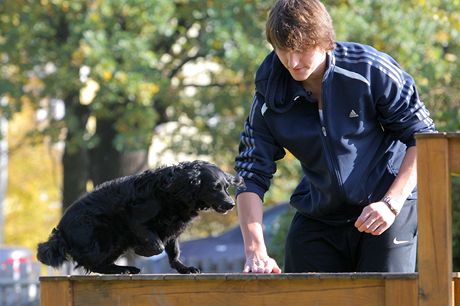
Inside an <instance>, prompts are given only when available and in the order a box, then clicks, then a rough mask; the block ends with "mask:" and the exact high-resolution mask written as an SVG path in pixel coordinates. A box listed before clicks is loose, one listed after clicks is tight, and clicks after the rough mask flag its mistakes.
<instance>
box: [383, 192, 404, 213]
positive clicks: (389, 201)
mask: <svg viewBox="0 0 460 306" xmlns="http://www.w3.org/2000/svg"><path fill="white" fill-rule="evenodd" d="M380 201H381V202H383V203H385V204H386V205H387V206H388V208H389V209H390V210H391V212H392V213H393V214H394V215H395V216H397V215H399V213H400V212H401V206H400V205H399V204H398V202H397V201H396V200H395V199H394V198H392V197H390V196H384V197H383V198H382V199H381V200H380Z"/></svg>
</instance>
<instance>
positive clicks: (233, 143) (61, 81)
mask: <svg viewBox="0 0 460 306" xmlns="http://www.w3.org/2000/svg"><path fill="white" fill-rule="evenodd" d="M272 2H273V1H272V0H251V1H248V0H231V1H225V2H224V1H212V0H150V1H145V0H104V1H101V0H72V1H69V0H40V1H38V0H11V1H3V2H1V3H0V61H1V65H0V96H1V97H3V98H5V99H7V101H8V104H7V105H5V106H3V107H2V109H1V111H2V114H3V115H4V116H6V117H7V118H9V119H10V120H19V119H18V118H19V116H25V115H24V114H26V113H27V114H29V115H28V117H27V118H29V119H27V120H29V123H30V125H26V126H27V127H26V128H25V130H22V129H21V131H22V134H21V135H25V136H24V137H22V136H10V139H13V138H16V137H19V138H18V139H20V140H21V141H19V142H17V143H15V144H14V146H13V147H14V148H15V149H14V150H12V151H11V152H10V181H9V187H8V199H9V201H10V202H8V203H14V205H11V206H10V205H9V204H8V209H7V213H8V214H7V216H6V218H7V221H6V222H7V230H6V233H7V235H6V241H7V242H17V243H24V244H26V245H28V246H30V247H32V248H34V247H35V244H36V242H38V241H39V240H43V239H44V238H46V235H45V236H43V234H42V232H38V231H34V233H36V235H33V236H30V237H31V238H28V239H20V238H14V239H13V238H12V237H13V236H14V237H16V236H17V235H19V236H21V235H23V234H22V233H26V232H29V231H30V229H29V228H27V226H26V225H25V223H23V222H19V221H17V219H15V218H13V216H19V215H21V213H22V214H30V209H31V207H32V210H35V211H34V214H35V213H37V215H42V214H43V215H47V216H49V218H48V219H46V220H48V221H47V222H44V224H40V225H39V226H40V227H41V226H43V227H47V228H46V229H44V230H43V232H49V230H50V229H51V227H52V226H54V225H55V223H56V222H57V218H58V215H59V214H58V213H55V212H54V211H55V209H56V208H55V204H54V203H56V201H60V202H61V203H62V207H63V208H66V207H67V206H68V205H69V204H70V203H72V202H73V201H74V200H75V199H76V198H78V197H79V196H80V195H81V194H83V193H84V192H86V191H88V190H91V188H92V186H94V185H95V184H98V183H100V182H102V181H105V180H108V179H112V178H114V177H118V176H122V175H127V174H132V173H135V172H138V171H140V170H142V169H144V168H146V167H148V166H157V165H159V164H161V163H163V162H164V160H165V159H164V158H163V157H164V156H165V155H166V154H167V153H172V154H173V155H172V156H173V157H172V159H173V160H176V161H178V160H182V159H191V158H194V157H195V156H198V157H201V158H204V159H208V160H210V161H213V162H216V163H217V164H219V165H220V166H222V167H223V168H224V169H226V170H227V171H230V172H232V168H233V159H234V156H235V154H236V152H237V149H238V140H239V133H240V130H241V127H242V123H243V120H244V118H245V116H246V115H247V113H248V110H249V107H250V102H251V100H252V99H251V97H252V94H253V88H254V85H253V77H254V73H255V70H256V69H257V67H258V65H259V64H260V62H261V61H262V60H263V58H264V56H265V55H266V54H267V52H268V51H269V50H270V48H269V46H268V45H267V43H266V42H265V35H264V25H265V19H266V15H267V12H268V9H269V7H270V6H271V4H272ZM324 3H325V4H326V6H327V7H328V9H329V11H330V13H331V15H332V17H333V20H334V24H335V27H336V32H337V39H338V40H352V41H358V42H362V43H367V44H370V45H373V46H375V47H376V48H378V49H380V50H382V51H385V52H387V53H389V54H391V55H392V56H393V57H394V58H395V59H396V60H397V61H398V62H399V63H400V64H401V65H402V66H403V67H404V69H406V70H407V71H408V72H409V73H410V74H411V75H413V76H414V78H415V79H416V81H417V84H418V88H419V92H420V95H421V97H422V99H423V100H424V102H425V103H426V104H427V106H428V108H429V109H430V111H431V113H432V115H433V117H434V119H435V121H436V124H437V127H438V128H439V129H440V130H449V131H455V130H460V126H459V125H460V113H459V105H460V98H459V97H460V95H459V91H460V84H459V82H460V68H459V63H458V54H460V52H459V51H460V50H459V49H460V38H459V35H460V34H459V32H460V2H459V1H457V0H456V1H451V0H430V1H424V0H408V1H396V0H385V1H383V0H373V1H370V0H325V1H324ZM35 112H40V113H41V114H45V115H44V116H42V118H41V119H40V120H38V119H36V117H34V116H31V115H30V114H31V113H35ZM21 118H23V117H21ZM10 122H11V123H12V124H13V123H14V124H15V126H16V124H19V123H15V121H10ZM10 128H11V124H10ZM11 137H13V138H11ZM10 142H11V141H10ZM43 143H46V144H47V145H46V146H45V147H43V148H40V146H43ZM152 143H153V146H152ZM56 145H58V148H59V147H62V148H64V149H63V150H62V151H63V152H62V157H61V160H59V161H58V162H57V164H58V166H57V165H54V166H52V164H49V163H48V162H47V161H46V162H45V159H43V160H40V159H35V158H29V157H28V156H29V155H27V154H31V153H30V152H36V153H35V154H36V155H38V156H46V155H44V153H40V154H38V152H46V150H48V149H45V148H55V147H56ZM10 146H11V145H10ZM31 150H33V151H31ZM40 150H45V151H40ZM53 152H55V151H53ZM149 152H150V155H149ZM32 155H33V154H32ZM49 158H51V157H49ZM53 158H54V157H53ZM26 160H27V162H30V165H28V166H27V168H26V169H27V170H24V168H25V163H24V161H26ZM50 160H51V159H50ZM21 164H22V165H21ZM53 167H54V168H53ZM278 168H279V171H278V172H277V174H276V175H275V177H274V182H273V186H272V188H271V190H270V192H269V193H268V194H267V197H266V202H267V204H268V205H270V204H273V203H278V202H281V201H286V200H288V199H289V194H290V192H291V191H292V190H293V189H294V187H295V186H296V184H297V181H298V179H299V176H300V172H299V167H298V163H297V162H296V161H295V159H294V158H293V157H292V155H290V154H289V153H288V154H287V157H286V158H285V159H284V160H283V161H281V162H279V167H278ZM56 169H57V170H56ZM24 171H25V172H26V174H27V178H25V177H24V178H23V179H19V178H20V177H22V175H23V174H21V173H22V172H24ZM56 172H58V174H57V175H56ZM12 177H17V178H18V180H15V179H12ZM52 177H54V180H55V181H56V180H57V181H58V183H55V186H54V188H55V189H54V190H53V187H52V186H51V185H49V180H51V179H49V178H52ZM26 180H27V181H30V182H32V181H33V182H34V183H33V184H35V186H37V188H36V189H33V190H34V191H31V192H30V193H29V195H28V196H26V195H25V193H24V192H22V191H21V190H22V189H21V188H22V185H23V184H24V182H25V181H26ZM456 182H457V181H456ZM457 186H458V185H457ZM459 189H460V188H456V189H455V190H457V194H458V190H459ZM38 190H47V196H48V200H46V197H42V198H40V196H41V195H43V193H40V191H38ZM60 193H61V196H60V200H59V199H58V198H59V194H60ZM454 197H455V200H454V211H460V203H459V197H458V195H454ZM12 199H13V200H12ZM40 199H42V200H40ZM50 203H51V204H50ZM10 207H14V214H12V213H11V212H12V210H9V209H10ZM42 209H43V210H42ZM235 218H236V214H235V213H233V214H231V215H230V216H228V215H227V216H225V217H222V216H217V215H216V214H205V215H203V216H202V217H201V218H200V220H199V221H200V222H197V223H195V224H194V226H193V227H192V229H191V230H190V231H189V232H188V233H187V237H188V238H190V237H198V236H204V235H209V234H217V233H220V232H222V231H223V230H224V229H226V228H228V226H230V225H231V224H234V222H235ZM457 219H458V218H457ZM286 223H288V222H286ZM282 228H283V227H282ZM284 228H286V226H284ZM454 231H455V239H454V254H455V257H456V260H457V261H458V258H460V243H458V242H457V241H459V238H457V235H458V234H459V233H460V220H459V221H456V223H455V230H454ZM284 232H285V231H284ZM284 234H285V233H283V231H281V232H280V237H281V240H283V238H282V237H283V235H284ZM281 240H280V241H281ZM274 245H275V244H274ZM276 245H279V246H281V247H282V245H283V244H282V243H280V244H276ZM281 251H282V250H281Z"/></svg>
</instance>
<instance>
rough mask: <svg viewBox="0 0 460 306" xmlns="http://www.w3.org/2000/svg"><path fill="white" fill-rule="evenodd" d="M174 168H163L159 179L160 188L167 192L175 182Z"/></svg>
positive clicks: (175, 172) (175, 173)
mask: <svg viewBox="0 0 460 306" xmlns="http://www.w3.org/2000/svg"><path fill="white" fill-rule="evenodd" d="M176 170H177V169H176V167H173V166H172V167H168V168H165V169H164V171H163V173H162V175H161V177H160V188H161V189H164V190H167V189H169V188H171V186H172V184H173V183H174V181H175V180H176V176H177V171H176Z"/></svg>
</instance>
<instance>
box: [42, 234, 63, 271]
mask: <svg viewBox="0 0 460 306" xmlns="http://www.w3.org/2000/svg"><path fill="white" fill-rule="evenodd" d="M37 259H38V260H39V261H40V262H42V263H44V264H45V265H48V266H51V267H54V268H58V267H60V266H61V265H62V264H63V263H64V262H65V261H66V260H67V243H66V242H65V240H64V239H63V237H62V235H61V232H60V231H59V229H57V228H54V229H53V231H52V232H51V235H50V237H49V239H48V241H47V242H43V243H39V244H38V247H37Z"/></svg>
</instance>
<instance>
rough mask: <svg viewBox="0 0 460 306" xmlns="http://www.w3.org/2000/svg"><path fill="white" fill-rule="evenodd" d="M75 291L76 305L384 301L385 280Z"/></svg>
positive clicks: (82, 287)
mask: <svg viewBox="0 0 460 306" xmlns="http://www.w3.org/2000/svg"><path fill="white" fill-rule="evenodd" d="M74 292H75V295H74V299H75V304H74V305H75V306H86V305H111V306H122V305H136V306H144V305H145V306H147V305H149V306H155V305H158V306H165V305H187V306H214V305H229V306H230V305H231V306H247V305H254V306H256V305H265V306H271V305H273V306H275V305H276V306H279V305H293V306H295V305H299V306H304V305H305V304H306V301H314V305H317V306H336V305H343V306H348V305H349V306H352V305H353V306H360V305H363V306H364V305H366V306H368V305H370V304H369V301H372V305H373V306H384V305H385V304H384V301H385V296H384V283H383V280H376V279H374V280H343V279H341V280H340V279H339V280H330V279H329V280H321V279H316V280H307V281H305V280H284V281H279V280H265V281H261V280H248V281H244V280H220V281H219V280H208V281H207V280H196V281H187V280H171V281H144V282H139V281H117V282H107V283H102V284H101V283H97V282H92V283H91V282H82V283H78V285H76V286H75V291H74ZM392 306H394V305H392Z"/></svg>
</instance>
